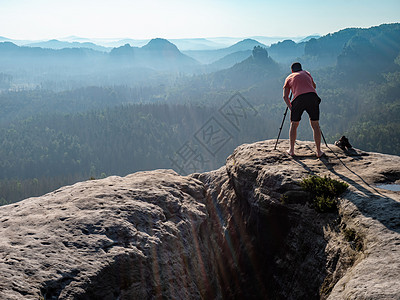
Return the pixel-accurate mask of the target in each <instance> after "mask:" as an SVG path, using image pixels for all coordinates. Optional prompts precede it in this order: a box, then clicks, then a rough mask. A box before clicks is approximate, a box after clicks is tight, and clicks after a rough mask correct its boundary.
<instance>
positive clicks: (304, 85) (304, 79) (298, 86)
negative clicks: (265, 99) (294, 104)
mask: <svg viewBox="0 0 400 300" xmlns="http://www.w3.org/2000/svg"><path fill="white" fill-rule="evenodd" d="M314 85H315V83H314V80H313V78H312V77H311V74H310V73H309V72H307V71H299V72H294V73H292V74H290V75H289V76H288V77H286V80H285V84H284V86H283V88H290V89H291V90H292V94H293V96H292V101H293V100H294V99H296V97H297V96H300V95H301V94H305V93H310V92H314V93H316V91H315V88H314Z"/></svg>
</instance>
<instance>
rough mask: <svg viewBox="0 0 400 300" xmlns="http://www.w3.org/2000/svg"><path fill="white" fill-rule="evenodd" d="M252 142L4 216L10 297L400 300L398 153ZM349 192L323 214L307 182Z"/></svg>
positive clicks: (70, 189)
mask: <svg viewBox="0 0 400 300" xmlns="http://www.w3.org/2000/svg"><path fill="white" fill-rule="evenodd" d="M286 143H287V142H286V141H284V142H281V145H280V146H279V149H281V150H276V151H275V150H273V146H274V141H263V142H258V143H254V144H245V145H242V146H240V147H238V148H237V149H236V150H235V151H234V153H233V154H232V155H231V156H229V157H228V158H227V162H226V165H225V166H224V167H222V168H220V169H218V170H216V171H211V172H207V173H201V174H200V173H199V174H192V175H190V176H180V175H178V174H176V173H175V172H174V171H171V170H155V171H149V172H139V173H135V174H132V175H129V176H126V177H123V178H121V177H117V176H112V177H108V178H105V179H101V180H91V181H87V182H81V183H77V184H75V185H72V186H67V187H63V188H61V189H59V190H57V191H54V192H52V193H49V194H47V195H44V196H42V197H38V198H30V199H26V200H24V201H21V202H19V203H16V204H12V205H8V206H4V207H1V208H0V234H1V235H0V236H1V238H0V274H1V275H2V280H1V281H0V298H1V299H161V298H165V299H399V298H400V202H399V201H400V193H399V192H391V191H386V190H382V189H379V188H377V187H376V184H377V183H383V182H386V183H391V182H392V183H393V182H396V181H398V180H399V179H400V157H397V156H390V155H383V154H379V153H367V152H363V151H360V150H354V151H352V152H343V150H341V149H339V148H337V147H335V146H333V145H332V146H330V148H331V149H332V150H334V153H333V152H331V151H328V149H326V153H327V155H326V156H325V157H323V158H321V159H317V158H316V157H315V154H314V153H313V144H312V143H309V142H298V144H297V153H298V155H299V156H297V157H295V158H292V157H289V156H287V155H286V154H285V152H284V149H286V147H287V145H286ZM309 175H318V176H325V175H326V176H330V177H331V178H333V179H338V180H341V181H345V182H347V183H348V184H349V189H348V191H347V192H346V193H345V194H343V195H342V196H341V198H340V199H339V204H338V211H337V212H335V213H318V212H316V211H315V210H314V209H312V208H311V207H310V205H309V203H308V201H309V200H310V199H309V196H308V194H307V193H305V192H303V191H302V190H301V188H300V187H299V185H298V182H299V181H300V180H301V179H303V178H305V177H307V176H309Z"/></svg>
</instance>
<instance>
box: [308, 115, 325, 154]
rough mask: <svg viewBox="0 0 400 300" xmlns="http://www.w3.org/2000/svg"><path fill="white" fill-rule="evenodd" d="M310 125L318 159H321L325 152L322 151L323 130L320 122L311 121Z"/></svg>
mask: <svg viewBox="0 0 400 300" xmlns="http://www.w3.org/2000/svg"><path fill="white" fill-rule="evenodd" d="M310 125H311V128H312V130H313V135H314V141H315V147H316V148H317V157H321V156H322V155H323V154H324V152H322V151H321V129H320V128H319V121H312V120H310Z"/></svg>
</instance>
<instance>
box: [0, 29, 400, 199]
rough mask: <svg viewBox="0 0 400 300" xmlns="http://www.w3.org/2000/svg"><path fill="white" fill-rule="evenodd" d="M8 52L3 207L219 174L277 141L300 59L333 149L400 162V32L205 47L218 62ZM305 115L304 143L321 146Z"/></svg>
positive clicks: (0, 125)
mask: <svg viewBox="0 0 400 300" xmlns="http://www.w3.org/2000/svg"><path fill="white" fill-rule="evenodd" d="M243 47H248V48H249V49H247V50H246V49H245V48H243ZM31 51H33V52H34V54H33V56H32V53H31ZM57 51H61V52H57ZM232 51H233V52H232ZM0 53H1V55H2V59H0V103H1V108H2V109H1V110H0V204H2V205H4V204H8V203H12V202H15V201H19V200H21V199H24V198H27V197H32V196H38V195H42V194H44V193H46V192H49V191H52V190H55V189H57V188H59V187H61V186H63V185H67V184H72V183H74V182H77V181H81V180H88V179H95V178H102V177H105V176H110V175H119V176H124V175H126V174H129V173H133V172H136V171H142V170H152V169H157V168H172V169H174V170H175V171H177V172H178V173H181V174H189V173H193V172H202V171H207V170H212V169H216V168H219V167H221V166H222V165H223V164H224V162H225V159H226V157H227V156H228V155H229V154H230V153H231V152H232V151H233V149H234V148H235V147H237V146H238V145H240V144H243V143H251V142H255V141H258V140H264V139H274V138H276V136H277V133H278V129H279V126H280V123H281V121H282V118H283V113H284V110H285V104H284V102H283V100H282V85H283V81H284V79H285V77H286V76H287V75H288V74H289V72H290V64H291V62H293V61H299V62H301V63H302V64H303V67H304V69H306V70H309V71H310V72H311V73H312V75H313V77H314V81H315V82H316V84H317V92H318V94H319V96H320V97H321V99H322V102H321V128H322V130H323V133H324V135H325V137H326V138H327V141H328V142H329V143H333V142H334V141H335V140H336V139H338V138H339V137H340V136H341V135H346V136H347V137H348V138H349V140H350V143H351V144H352V145H353V146H354V147H356V148H358V149H362V150H366V151H376V152H382V153H388V154H394V155H400V96H399V91H400V24H384V25H381V26H377V27H372V28H368V29H362V28H349V29H344V30H341V31H339V32H335V33H332V34H328V35H326V36H323V37H319V38H312V39H309V40H307V41H302V42H299V43H295V42H293V41H283V42H279V43H276V44H272V45H271V46H270V47H267V46H265V47H264V46H263V45H262V44H260V43H258V42H255V41H249V40H247V41H244V42H243V43H242V44H240V45H239V46H237V47H233V48H231V49H225V50H223V51H222V50H221V51H219V52H218V51H209V52H207V51H205V52H203V53H201V51H197V52H196V55H197V57H202V59H204V61H206V60H207V61H208V62H209V64H204V63H203V64H202V63H200V62H197V61H196V60H195V58H191V57H189V56H188V55H190V51H186V52H185V53H186V54H183V53H181V52H180V51H179V50H178V48H177V47H176V46H174V45H173V44H171V43H169V42H166V41H164V40H162V39H155V40H153V41H152V43H151V44H150V45H146V46H143V47H142V48H137V47H131V46H129V45H126V46H123V47H120V48H114V49H113V50H111V51H110V53H102V52H96V51H95V50H92V49H90V50H88V49H86V50H82V49H80V50H79V49H76V50H71V49H70V50H68V49H64V50H49V49H47V50H45V51H44V52H42V50H41V48H28V47H18V46H15V45H14V46H13V45H10V43H0ZM221 53H223V55H225V57H228V58H225V59H224V60H221V57H220V56H221V55H222V54H221ZM235 53H236V54H235ZM218 55H219V56H218ZM247 55H248V56H247ZM246 56H247V57H246ZM5 57H8V58H12V59H11V60H9V59H8V60H7V59H6V58H5ZM46 57H51V59H46ZM134 57H135V58H134ZM171 57H172V58H171ZM243 57H244V58H243ZM22 58H23V59H22ZM13 59H14V62H13ZM21 59H22V60H23V61H29V63H28V64H26V66H23V65H21V64H20V61H21ZM213 59H214V61H213ZM220 60H221V61H222V62H221V61H220ZM43 61H44V62H45V63H43ZM144 61H146V63H144ZM217 61H219V62H218V63H216V62H217ZM17 62H18V63H17ZM161 62H162V63H161ZM41 63H42V64H41ZM91 63H94V64H95V66H93V68H90V70H87V71H85V72H84V71H82V70H83V69H84V68H83V66H85V67H87V68H89V66H90V64H91ZM177 65H179V67H177ZM63 66H68V68H67V69H66V70H63ZM74 67H76V69H74ZM24 68H25V69H24ZM74 75H77V76H76V77H75V76H74ZM119 79H121V80H119ZM306 118H307V117H306V115H304V116H303V120H302V122H301V125H300V128H299V138H300V139H303V140H306V139H307V140H310V139H312V132H311V129H310V128H309V125H308V122H307V121H306ZM288 123H289V121H288V119H287V120H286V123H285V127H284V128H283V130H282V138H287V131H288Z"/></svg>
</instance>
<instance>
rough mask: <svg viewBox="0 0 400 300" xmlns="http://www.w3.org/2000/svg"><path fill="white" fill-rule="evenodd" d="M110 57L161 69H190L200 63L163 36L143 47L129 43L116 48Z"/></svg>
mask: <svg viewBox="0 0 400 300" xmlns="http://www.w3.org/2000/svg"><path fill="white" fill-rule="evenodd" d="M110 57H111V58H112V59H113V60H114V61H118V60H119V59H123V63H126V62H129V63H130V64H132V65H136V66H141V67H150V68H153V69H159V70H181V71H190V70H192V69H193V68H194V67H196V66H198V65H199V63H198V62H197V61H196V60H195V59H193V58H191V57H189V56H187V55H185V54H183V53H182V52H180V51H179V49H178V48H177V47H176V46H175V45H174V44H172V43H171V42H169V41H168V40H165V39H161V38H156V39H152V40H151V41H150V42H148V43H147V44H146V45H144V46H143V47H141V48H139V47H131V46H130V45H129V44H126V45H124V46H122V47H118V48H114V49H113V50H112V51H111V52H110Z"/></svg>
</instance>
